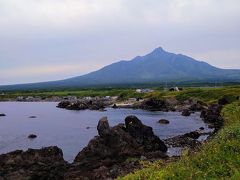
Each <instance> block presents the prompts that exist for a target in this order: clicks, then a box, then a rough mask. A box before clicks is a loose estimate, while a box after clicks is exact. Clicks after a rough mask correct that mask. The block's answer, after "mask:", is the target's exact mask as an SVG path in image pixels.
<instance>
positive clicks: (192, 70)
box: [0, 47, 240, 89]
mask: <svg viewBox="0 0 240 180" xmlns="http://www.w3.org/2000/svg"><path fill="white" fill-rule="evenodd" d="M216 80H217V81H222V82H228V81H233V82H240V70H227V69H220V68H216V67H214V66H211V65H209V64H208V63H206V62H202V61H197V60H195V59H193V58H191V57H188V56H185V55H181V54H174V53H169V52H166V51H164V50H163V49H162V48H161V47H160V48H156V49H155V50H154V51H152V52H151V53H149V54H147V55H145V56H137V57H135V58H134V59H132V60H130V61H120V62H117V63H114V64H111V65H108V66H105V67H103V68H102V69H100V70H98V71H95V72H92V73H89V74H86V75H83V76H78V77H74V78H70V79H66V80H61V81H54V82H44V83H33V84H25V85H13V86H7V87H6V86H5V87H1V86H0V89H5V88H20V89H22V88H26V89H27V88H58V87H85V86H96V85H117V84H138V83H161V82H166V81H174V82H176V81H177V82H186V81H205V82H209V81H216Z"/></svg>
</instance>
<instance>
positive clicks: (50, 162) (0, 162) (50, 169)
mask: <svg viewBox="0 0 240 180" xmlns="http://www.w3.org/2000/svg"><path fill="white" fill-rule="evenodd" d="M67 166H68V164H67V162H65V161H64V159H63V153H62V150H61V149H59V148H58V147H55V146H53V147H48V148H43V149H39V150H37V149H29V150H27V151H26V152H24V151H21V150H17V151H14V152H11V153H8V154H3V155H0V179H9V180H15V179H46V180H50V179H51V180H61V179H63V177H64V173H65V171H66V169H67Z"/></svg>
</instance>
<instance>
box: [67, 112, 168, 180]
mask: <svg viewBox="0 0 240 180" xmlns="http://www.w3.org/2000/svg"><path fill="white" fill-rule="evenodd" d="M97 129H98V134H99V136H96V137H95V138H94V139H92V140H91V141H90V142H89V144H88V146H87V147H85V148H84V149H83V150H82V151H81V152H80V153H79V154H78V155H77V157H76V158H75V160H74V165H75V168H73V169H72V172H76V171H78V170H79V169H81V170H83V171H82V173H83V174H87V176H90V177H92V178H93V177H95V176H97V174H98V173H99V171H102V170H104V171H106V172H108V174H111V170H112V168H113V167H114V166H115V168H116V166H121V164H122V163H124V162H125V161H126V160H127V159H128V158H130V157H131V158H134V157H135V158H140V157H141V156H148V155H152V154H151V153H152V152H158V153H159V154H158V157H159V158H162V157H166V155H165V154H164V152H166V151H167V147H166V145H165V144H164V142H163V141H161V140H160V139H159V138H158V137H157V136H155V135H154V134H153V131H152V128H151V127H149V126H145V125H144V124H142V122H141V121H140V120H139V119H138V118H137V117H135V116H128V117H127V118H126V119H125V124H119V125H117V126H114V127H112V128H110V126H109V124H108V121H107V118H102V119H101V120H100V121H99V123H98V126H97ZM118 169H119V170H121V168H120V167H119V168H118ZM93 172H94V174H92V173H93ZM98 175H100V174H98ZM104 176H105V175H102V176H101V178H103V179H104V178H105V177H104Z"/></svg>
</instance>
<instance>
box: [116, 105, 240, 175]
mask: <svg viewBox="0 0 240 180" xmlns="http://www.w3.org/2000/svg"><path fill="white" fill-rule="evenodd" d="M222 114H223V116H224V118H225V125H224V128H223V129H222V130H220V131H219V132H218V134H217V135H216V136H215V137H214V138H213V139H212V140H211V141H209V142H207V143H206V144H204V145H203V147H202V148H201V150H199V151H198V152H195V153H193V154H191V155H187V153H186V154H185V155H183V156H182V158H181V159H180V160H179V161H177V162H173V163H170V164H168V165H166V166H162V165H161V164H162V163H161V162H160V161H159V162H154V163H151V164H150V165H148V166H147V167H145V168H144V169H143V170H140V171H137V172H135V173H133V174H129V175H128V176H126V177H124V178H119V179H129V180H131V179H240V103H239V102H234V103H232V104H230V105H227V106H226V107H225V108H224V109H223V111H222Z"/></svg>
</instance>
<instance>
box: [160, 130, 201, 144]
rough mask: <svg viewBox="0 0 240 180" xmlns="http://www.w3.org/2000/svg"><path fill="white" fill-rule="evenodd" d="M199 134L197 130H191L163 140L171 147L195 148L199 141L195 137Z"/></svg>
mask: <svg viewBox="0 0 240 180" xmlns="http://www.w3.org/2000/svg"><path fill="white" fill-rule="evenodd" d="M200 136H201V133H199V132H198V131H192V132H190V133H186V134H183V135H179V136H175V137H172V138H168V139H166V140H164V142H165V143H166V144H167V145H168V146H171V147H188V148H195V147H197V146H199V145H200V144H201V143H200V142H199V141H197V139H198V138H199V137H200Z"/></svg>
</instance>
